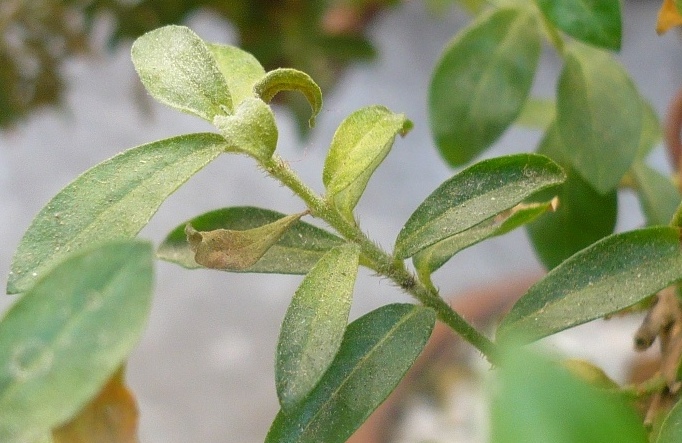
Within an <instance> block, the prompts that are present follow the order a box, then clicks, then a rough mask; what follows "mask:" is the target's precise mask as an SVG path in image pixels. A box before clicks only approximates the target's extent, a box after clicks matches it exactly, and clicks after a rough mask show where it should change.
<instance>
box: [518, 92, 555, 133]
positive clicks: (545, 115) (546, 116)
mask: <svg viewBox="0 0 682 443" xmlns="http://www.w3.org/2000/svg"><path fill="white" fill-rule="evenodd" d="M555 115H556V103H554V100H549V99H539V98H534V97H530V98H529V99H528V100H527V101H526V103H525V104H524V105H523V108H522V109H521V113H520V114H519V116H518V117H517V118H516V121H515V123H516V124H517V125H520V126H525V127H528V128H531V129H545V128H547V127H548V126H549V125H550V124H551V123H552V122H553V121H554V117H555Z"/></svg>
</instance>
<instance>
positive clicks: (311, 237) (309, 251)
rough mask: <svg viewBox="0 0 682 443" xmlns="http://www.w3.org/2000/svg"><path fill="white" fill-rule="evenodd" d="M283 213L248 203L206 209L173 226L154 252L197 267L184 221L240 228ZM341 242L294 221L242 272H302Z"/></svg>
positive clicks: (201, 226)
mask: <svg viewBox="0 0 682 443" xmlns="http://www.w3.org/2000/svg"><path fill="white" fill-rule="evenodd" d="M285 215H286V214H282V213H279V212H275V211H269V210H267V209H260V208H254V207H248V206H245V207H233V208H223V209H217V210H215V211H211V212H207V213H205V214H203V215H200V216H198V217H196V218H193V219H191V220H188V221H186V222H184V223H182V224H180V225H179V226H178V227H177V228H175V229H174V230H173V231H172V232H171V233H170V234H169V235H168V237H166V239H165V240H164V241H163V243H161V246H159V250H158V252H157V256H158V257H159V258H160V259H162V260H167V261H170V262H173V263H177V264H179V265H180V266H184V267H186V268H190V269H194V268H199V267H200V266H199V265H198V264H197V263H196V261H194V254H193V253H192V250H191V249H190V247H189V243H188V242H187V237H186V235H185V231H184V230H185V225H186V224H187V223H189V224H191V225H192V226H193V227H194V228H195V229H198V230H200V231H211V230H214V229H232V230H241V231H243V230H247V229H253V228H257V227H259V226H263V225H266V224H268V223H272V222H275V221H276V220H279V219H281V218H282V217H285ZM340 244H343V240H341V239H340V238H339V237H336V236H335V235H332V234H330V233H329V232H327V231H325V230H323V229H320V228H317V227H315V226H313V225H310V224H308V223H304V222H302V221H297V222H296V223H294V224H293V225H291V227H290V228H289V229H288V230H287V232H285V233H284V235H282V237H281V238H280V239H279V241H277V243H275V244H274V245H273V246H272V247H271V248H270V249H268V251H267V252H266V253H265V255H263V257H262V258H261V259H260V260H259V261H258V262H257V263H256V264H255V265H253V266H252V267H251V268H248V269H245V272H269V273H279V274H305V273H307V272H308V271H309V270H310V268H312V267H313V265H315V263H317V262H318V261H319V260H320V258H321V257H322V256H323V255H324V253H325V252H327V251H328V250H330V249H331V248H333V247H334V246H338V245H340Z"/></svg>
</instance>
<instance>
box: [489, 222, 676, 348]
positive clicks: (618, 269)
mask: <svg viewBox="0 0 682 443" xmlns="http://www.w3.org/2000/svg"><path fill="white" fill-rule="evenodd" d="M679 237H680V231H679V229H677V228H672V227H654V228H646V229H640V230H636V231H631V232H626V233H623V234H615V235H612V236H609V237H607V238H605V239H603V240H601V241H599V242H597V243H595V244H594V245H592V246H590V247H588V248H587V249H584V250H582V251H580V252H578V253H577V254H575V255H574V256H572V257H571V258H569V259H568V260H566V261H565V262H563V263H562V264H560V265H559V266H557V267H556V268H554V269H553V270H552V271H550V272H549V273H548V274H547V275H546V276H545V277H544V278H543V279H542V280H540V281H539V282H538V283H536V284H535V285H534V286H533V287H531V288H530V289H529V290H528V292H527V293H526V294H525V295H524V296H523V297H521V299H519V301H517V302H516V304H515V305H514V306H513V307H512V309H511V311H510V312H509V313H508V314H507V316H506V317H505V318H504V319H503V320H502V323H501V324H500V326H499V328H498V330H497V339H498V341H502V340H505V339H508V338H509V337H512V338H518V337H520V338H521V339H523V340H527V341H533V340H536V339H539V338H542V337H546V336H548V335H551V334H554V333H556V332H559V331H562V330H564V329H567V328H571V327H573V326H577V325H579V324H582V323H585V322H588V321H590V320H594V319H597V318H600V317H603V316H605V315H608V314H611V313H614V312H617V311H620V310H621V309H624V308H626V307H628V306H630V305H632V304H634V303H637V302H638V301H640V300H642V299H644V298H646V297H648V296H650V295H651V294H653V293H655V292H657V291H659V290H661V289H663V288H665V287H666V286H669V285H671V284H672V283H674V282H676V281H678V280H680V279H681V278H682V251H681V250H680V241H679ZM614 251H617V252H614Z"/></svg>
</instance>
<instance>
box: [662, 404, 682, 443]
mask: <svg viewBox="0 0 682 443" xmlns="http://www.w3.org/2000/svg"><path fill="white" fill-rule="evenodd" d="M679 441H682V403H681V402H679V401H678V402H677V403H676V404H675V406H673V408H672V409H671V410H670V412H669V413H668V416H667V417H666V418H665V420H664V421H663V424H662V425H661V429H660V431H659V433H658V438H657V439H656V443H677V442H679Z"/></svg>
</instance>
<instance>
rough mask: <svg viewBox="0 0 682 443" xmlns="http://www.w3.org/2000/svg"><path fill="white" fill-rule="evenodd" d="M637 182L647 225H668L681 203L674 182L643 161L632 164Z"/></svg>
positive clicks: (638, 195) (633, 174) (638, 194)
mask: <svg viewBox="0 0 682 443" xmlns="http://www.w3.org/2000/svg"><path fill="white" fill-rule="evenodd" d="M632 176H633V178H634V179H635V182H636V183H637V197H639V202H640V205H641V206H642V209H643V210H644V215H645V216H646V222H647V225H668V224H670V220H672V217H673V214H675V210H676V209H677V207H678V206H679V204H680V199H681V198H682V197H681V196H680V192H679V191H678V190H677V187H676V186H675V185H674V184H673V182H672V181H671V180H670V179H669V178H667V177H665V176H664V175H662V174H661V173H659V172H658V171H656V170H655V169H651V168H650V167H648V166H647V165H646V164H644V163H643V162H635V163H634V164H633V165H632Z"/></svg>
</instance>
